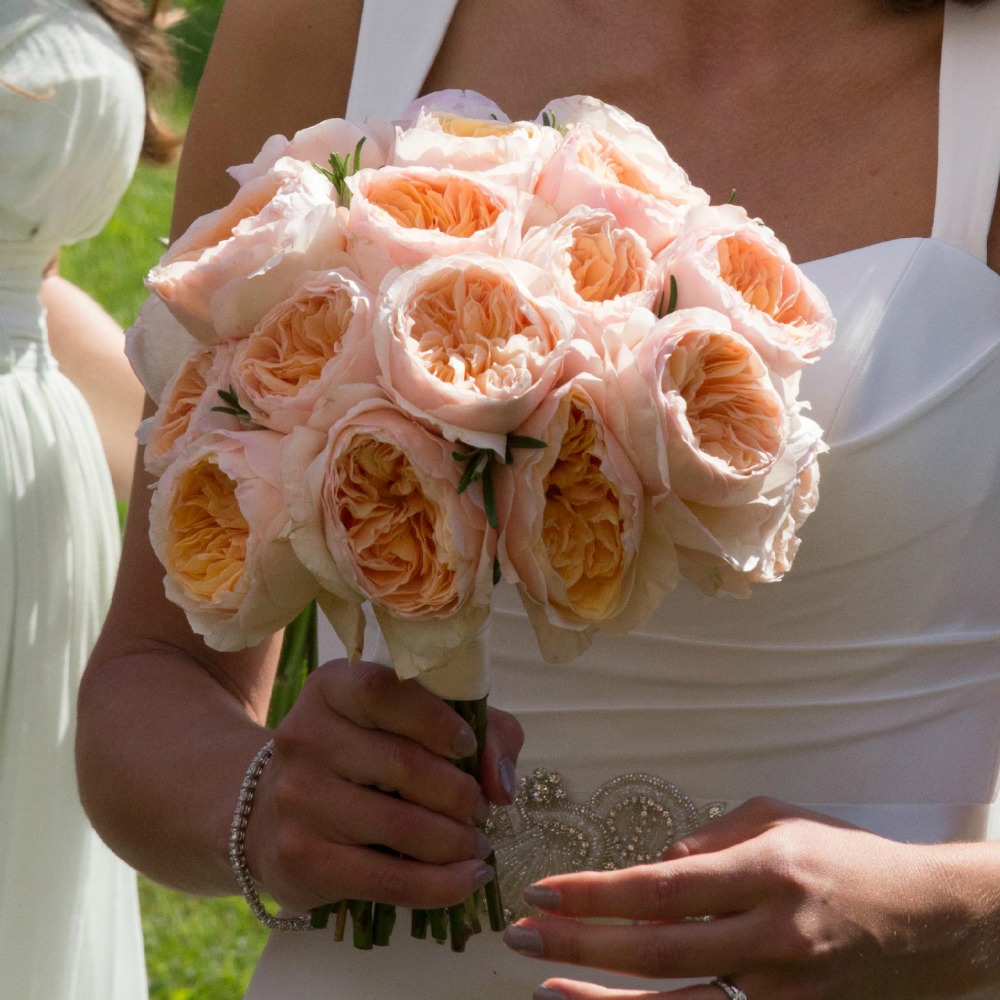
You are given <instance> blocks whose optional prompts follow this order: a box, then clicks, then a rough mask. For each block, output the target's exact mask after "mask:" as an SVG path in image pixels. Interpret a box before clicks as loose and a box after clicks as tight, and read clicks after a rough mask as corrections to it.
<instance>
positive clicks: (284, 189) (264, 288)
mask: <svg viewBox="0 0 1000 1000" xmlns="http://www.w3.org/2000/svg"><path fill="white" fill-rule="evenodd" d="M344 245H345V238H344V234H343V231H342V229H341V226H340V223H339V221H338V216H337V213H336V205H335V204H334V202H333V200H332V187H331V185H330V182H329V181H327V180H326V178H325V177H323V175H322V174H320V173H319V171H318V170H316V169H315V167H313V166H312V165H311V164H307V163H300V162H298V161H295V160H289V159H284V160H279V161H278V163H277V164H276V165H275V167H274V168H273V169H272V170H271V171H269V172H268V173H266V174H264V175H262V176H260V177H256V178H254V179H252V180H250V181H248V182H247V183H246V184H244V185H243V186H242V187H241V188H240V189H239V191H238V192H237V193H236V196H235V198H234V199H233V200H232V202H230V204H229V205H227V206H226V207H225V208H221V209H219V210H218V211H215V212H212V213H210V214H209V215H205V216H202V217H201V218H200V219H198V220H197V221H195V222H194V223H193V224H192V225H191V227H190V228H189V229H188V230H187V232H185V233H184V234H183V235H182V236H181V237H179V238H178V239H177V240H176V241H175V242H174V243H173V245H172V246H171V247H170V249H169V250H167V252H166V253H165V254H164V255H163V257H162V259H161V260H160V262H159V264H157V265H156V266H155V267H154V268H153V269H152V270H151V271H150V272H149V276H148V277H147V279H146V284H147V287H148V288H149V289H150V290H151V291H153V292H155V293H156V294H157V295H159V296H160V298H161V299H162V300H163V301H164V302H165V303H166V305H167V308H169V309H170V311H171V312H172V313H173V314H174V315H175V316H176V317H177V319H179V320H180V322H181V323H182V324H183V325H184V326H185V328H186V329H187V330H188V332H189V333H190V334H191V335H192V336H194V337H196V338H197V339H198V340H200V341H202V342H203V343H206V344H213V343H217V342H218V341H220V340H225V339H228V338H230V337H239V336H245V335H246V334H248V333H249V332H250V330H252V329H253V327H254V325H255V324H256V323H257V321H258V320H259V319H260V318H261V317H262V316H263V315H264V314H265V313H266V312H267V311H268V310H269V309H270V308H271V307H272V306H273V305H274V303H275V302H276V301H280V300H281V299H282V298H283V297H284V296H285V295H287V293H288V290H289V289H290V287H291V286H292V285H293V284H294V282H295V281H296V280H297V279H298V277H299V276H300V275H301V274H302V272H304V271H309V270H317V269H327V268H332V267H337V266H340V265H341V264H344V263H347V258H346V257H345V255H344V253H343V250H344Z"/></svg>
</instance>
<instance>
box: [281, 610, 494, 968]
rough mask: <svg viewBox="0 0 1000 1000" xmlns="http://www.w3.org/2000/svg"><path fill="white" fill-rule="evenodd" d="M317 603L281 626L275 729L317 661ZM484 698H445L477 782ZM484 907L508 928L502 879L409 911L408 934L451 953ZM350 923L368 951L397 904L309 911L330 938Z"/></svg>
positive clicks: (382, 936)
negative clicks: (440, 905) (464, 732)
mask: <svg viewBox="0 0 1000 1000" xmlns="http://www.w3.org/2000/svg"><path fill="white" fill-rule="evenodd" d="M316 615H317V611H316V603H315V602H313V603H311V604H310V605H309V606H308V607H307V608H306V609H305V610H304V611H303V612H302V613H301V614H300V615H299V616H298V617H297V618H296V619H295V620H294V621H293V622H292V623H291V624H290V625H288V626H287V627H286V629H285V637H284V640H283V642H282V645H281V656H280V659H279V663H278V674H277V678H276V680H275V684H274V691H273V693H272V695H271V704H270V706H269V708H268V713H267V724H268V726H270V727H271V728H274V727H276V726H277V725H278V723H280V722H281V720H282V719H283V718H284V717H285V716H286V715H287V714H288V711H289V709H291V707H292V705H293V704H294V703H295V699H296V698H297V697H298V694H299V691H301V690H302V685H303V684H304V683H305V679H306V677H308V676H309V674H310V673H311V672H312V671H313V670H315V669H316V667H317V665H318V663H319V652H318V644H317V639H316ZM486 702H487V700H486V698H478V699H474V700H469V701H449V702H448V704H449V705H450V706H451V707H452V708H453V709H454V710H455V711H456V712H458V714H459V715H461V716H462V718H463V719H464V720H465V721H466V722H467V723H468V724H469V725H470V726H471V727H472V731H473V732H474V733H475V734H476V747H477V749H476V752H475V753H473V754H472V755H471V756H469V757H465V758H463V759H462V760H460V761H457V762H456V763H457V766H458V767H460V768H461V769H462V770H463V771H465V772H466V773H467V774H471V775H472V776H473V777H474V778H476V780H477V781H478V780H479V751H480V750H481V749H482V747H483V746H484V745H485V741H486V718H487V711H486V709H487V704H486ZM486 863H487V864H488V865H490V866H491V867H492V868H493V870H494V871H496V864H497V862H496V855H495V854H490V856H489V857H488V858H487V859H486ZM483 908H485V910H486V913H487V917H488V921H489V926H490V929H491V930H494V931H502V930H503V929H504V927H505V926H506V921H505V919H504V912H503V900H502V899H501V897H500V883H499V881H498V880H497V879H496V878H494V879H493V881H492V882H489V883H487V885H486V886H485V887H484V888H482V889H477V890H476V892H475V894H474V895H472V896H470V897H469V898H468V899H467V900H465V902H463V903H459V904H457V905H456V906H450V907H447V908H446V909H435V910H413V911H412V914H411V918H410V933H411V934H412V935H413V937H416V938H426V937H427V935H428V932H430V936H431V938H432V940H434V941H437V942H438V943H439V944H443V943H444V942H445V941H450V942H451V948H452V951H464V950H465V945H466V943H467V942H468V940H469V937H470V936H471V935H472V934H478V933H480V932H481V931H482V925H481V923H480V921H479V912H480V910H481V909H483ZM348 916H350V918H351V923H352V940H353V942H354V946H355V947H356V948H362V949H369V948H373V947H375V946H384V945H387V944H388V943H389V937H390V935H391V934H392V931H393V928H394V927H395V924H396V908H395V907H394V906H392V905H391V904H388V903H373V902H371V901H369V900H359V899H344V900H340V901H339V902H337V903H328V904H326V905H324V906H318V907H316V908H315V909H314V910H312V911H311V913H310V919H311V920H312V924H313V926H314V927H317V928H323V927H326V926H327V925H328V924H329V921H330V918H331V917H333V918H334V932H333V936H334V940H336V941H342V940H343V939H344V936H345V934H346V930H347V918H348Z"/></svg>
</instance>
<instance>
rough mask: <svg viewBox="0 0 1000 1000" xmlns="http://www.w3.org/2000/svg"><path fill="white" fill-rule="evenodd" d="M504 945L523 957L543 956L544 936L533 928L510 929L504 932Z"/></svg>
mask: <svg viewBox="0 0 1000 1000" xmlns="http://www.w3.org/2000/svg"><path fill="white" fill-rule="evenodd" d="M503 943H504V944H505V945H507V947H508V948H513V949H514V951H517V952H520V953H521V954H522V955H536V956H537V955H541V954H542V935H541V934H539V933H538V931H536V930H534V929H533V928H531V927H518V926H517V924H514V925H512V926H511V927H508V928H507V929H506V930H505V931H504V932H503Z"/></svg>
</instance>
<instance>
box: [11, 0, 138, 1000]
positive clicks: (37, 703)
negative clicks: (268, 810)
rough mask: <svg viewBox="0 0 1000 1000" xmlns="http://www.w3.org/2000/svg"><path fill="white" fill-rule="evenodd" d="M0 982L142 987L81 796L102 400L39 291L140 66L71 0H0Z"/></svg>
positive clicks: (95, 587) (106, 200) (120, 888)
mask: <svg viewBox="0 0 1000 1000" xmlns="http://www.w3.org/2000/svg"><path fill="white" fill-rule="evenodd" d="M0 81H2V82H0V563H2V569H0V804H2V805H0V993H2V994H3V996H9V997H17V998H19V1000H139V998H142V997H145V996H147V988H146V972H145V962H144V957H143V950H142V932H141V928H140V923H139V910H138V900H137V895H136V886H135V874H134V872H132V870H131V869H129V868H128V867H126V866H125V865H124V864H123V863H122V862H121V861H119V860H118V859H117V858H116V857H114V855H112V854H111V852H110V851H109V850H108V849H107V848H106V847H105V846H104V844H102V843H101V841H100V840H99V839H98V837H97V835H96V834H95V833H94V831H93V830H92V828H91V827H90V824H89V823H88V821H87V819H86V817H85V816H84V813H83V810H82V808H81V806H80V804H79V799H78V793H77V787H76V776H75V771H74V764H73V732H74V725H75V709H76V691H77V686H78V684H79V680H80V675H81V673H82V671H83V667H84V664H85V663H86V659H87V656H88V655H89V653H90V649H91V647H92V645H93V643H94V641H95V639H96V638H97V633H98V630H99V628H100V626H101V623H102V621H103V618H104V614H105V612H106V610H107V603H108V600H109V599H110V595H111V587H112V584H113V582H114V574H115V569H116V566H117V561H118V551H119V540H118V521H117V516H116V513H115V502H114V495H113V493H112V489H111V479H110V475H109V473H108V469H107V465H106V463H105V459H104V454H103V452H102V450H101V443H100V439H99V437H98V434H97V428H96V427H95V425H94V421H93V417H92V416H91V413H90V410H89V409H88V408H87V405H86V403H85V402H84V400H83V397H82V396H81V395H80V393H79V392H77V390H76V389H75V388H74V386H73V385H72V384H71V383H70V382H69V381H68V380H67V379H66V378H65V377H63V376H62V375H61V374H60V373H59V371H58V369H57V367H56V365H55V362H54V361H53V359H52V356H51V355H50V353H49V350H48V347H47V344H46V339H45V317H44V312H43V309H42V306H41V303H40V302H39V299H38V291H39V288H40V285H41V276H42V271H43V269H44V268H45V265H46V264H47V262H48V261H49V260H50V259H51V258H52V256H53V255H54V254H55V252H56V251H57V249H58V248H59V246H60V245H61V244H65V243H69V242H73V241H75V240H78V239H82V238H84V237H87V236H91V235H93V234H94V233H96V232H97V231H98V230H99V229H100V228H101V227H102V226H103V225H104V223H105V222H106V221H107V219H108V217H109V216H110V215H111V212H112V211H113V209H114V207H115V205H116V204H117V202H118V199H119V198H120V197H121V195H122V193H123V192H124V190H125V187H126V185H127V184H128V180H129V178H130V177H131V175H132V171H133V170H134V168H135V164H136V161H137V158H138V155H139V147H140V144H141V141H142V133H143V121H144V114H145V112H144V99H143V92H142V85H141V82H140V80H139V76H138V73H137V71H136V68H135V66H134V65H133V63H132V61H131V59H130V57H129V55H128V53H127V51H126V50H125V49H124V47H123V46H122V45H121V43H120V42H119V41H118V39H117V37H116V36H115V35H114V33H113V32H112V31H111V29H110V28H109V27H108V25H107V24H106V23H105V22H104V21H103V20H102V19H101V18H99V17H98V16H97V15H96V14H95V13H94V12H93V11H92V10H91V9H90V8H89V7H87V6H85V5H84V4H82V3H81V2H79V0H3V4H2V5H0Z"/></svg>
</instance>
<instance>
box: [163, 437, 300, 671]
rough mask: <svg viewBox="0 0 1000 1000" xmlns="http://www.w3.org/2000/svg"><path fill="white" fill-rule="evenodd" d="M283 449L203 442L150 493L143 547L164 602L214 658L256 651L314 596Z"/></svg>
mask: <svg viewBox="0 0 1000 1000" xmlns="http://www.w3.org/2000/svg"><path fill="white" fill-rule="evenodd" d="M281 443H282V436H281V435H279V434H274V433H272V432H270V431H265V430H255V431H245V432H240V433H235V434H233V433H226V432H217V433H214V434H210V435H207V436H206V437H203V438H199V439H198V440H197V441H195V442H193V443H192V444H191V445H189V447H188V448H187V449H186V450H185V451H184V452H183V454H182V455H181V456H180V457H179V458H178V459H177V460H176V461H174V462H173V464H171V465H170V466H169V467H168V468H167V469H166V471H165V472H164V473H163V475H162V476H161V477H160V480H159V482H158V483H157V486H156V489H155V490H154V492H153V499H152V506H151V508H150V514H149V538H150V541H151V543H152V546H153V550H154V551H155V553H156V555H157V558H158V559H159V560H160V562H161V563H162V564H163V566H164V568H165V569H166V577H165V578H164V585H165V588H166V593H167V597H168V598H169V599H170V600H171V601H173V602H174V603H175V604H177V605H178V606H179V607H180V608H181V609H182V610H183V611H184V613H185V614H186V615H187V619H188V621H189V622H190V624H191V628H192V629H193V630H194V631H195V632H197V633H198V634H199V635H202V636H204V637H205V643H206V644H207V645H208V646H210V647H211V648H212V649H218V650H223V651H232V650H236V649H243V648H244V647H247V646H253V645H256V644H257V643H259V642H261V641H262V640H263V639H265V638H267V637H268V636H270V635H272V634H273V633H274V632H276V631H277V630H278V629H280V628H282V627H284V626H285V625H287V624H288V623H289V622H290V621H291V620H292V619H293V618H294V617H295V616H296V615H297V614H298V613H299V612H300V611H301V610H302V609H303V608H304V607H305V606H306V605H307V604H308V603H309V601H311V600H312V599H313V597H314V596H315V592H316V583H315V580H314V579H313V578H312V576H311V575H310V574H309V573H308V572H307V571H306V570H305V568H304V567H303V566H302V564H301V563H300V562H299V560H298V558H297V557H296V555H295V553H294V551H293V550H292V545H291V542H290V541H289V538H288V530H287V529H288V517H287V514H286V512H285V505H284V501H283V498H282V495H281V488H280V452H281Z"/></svg>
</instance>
